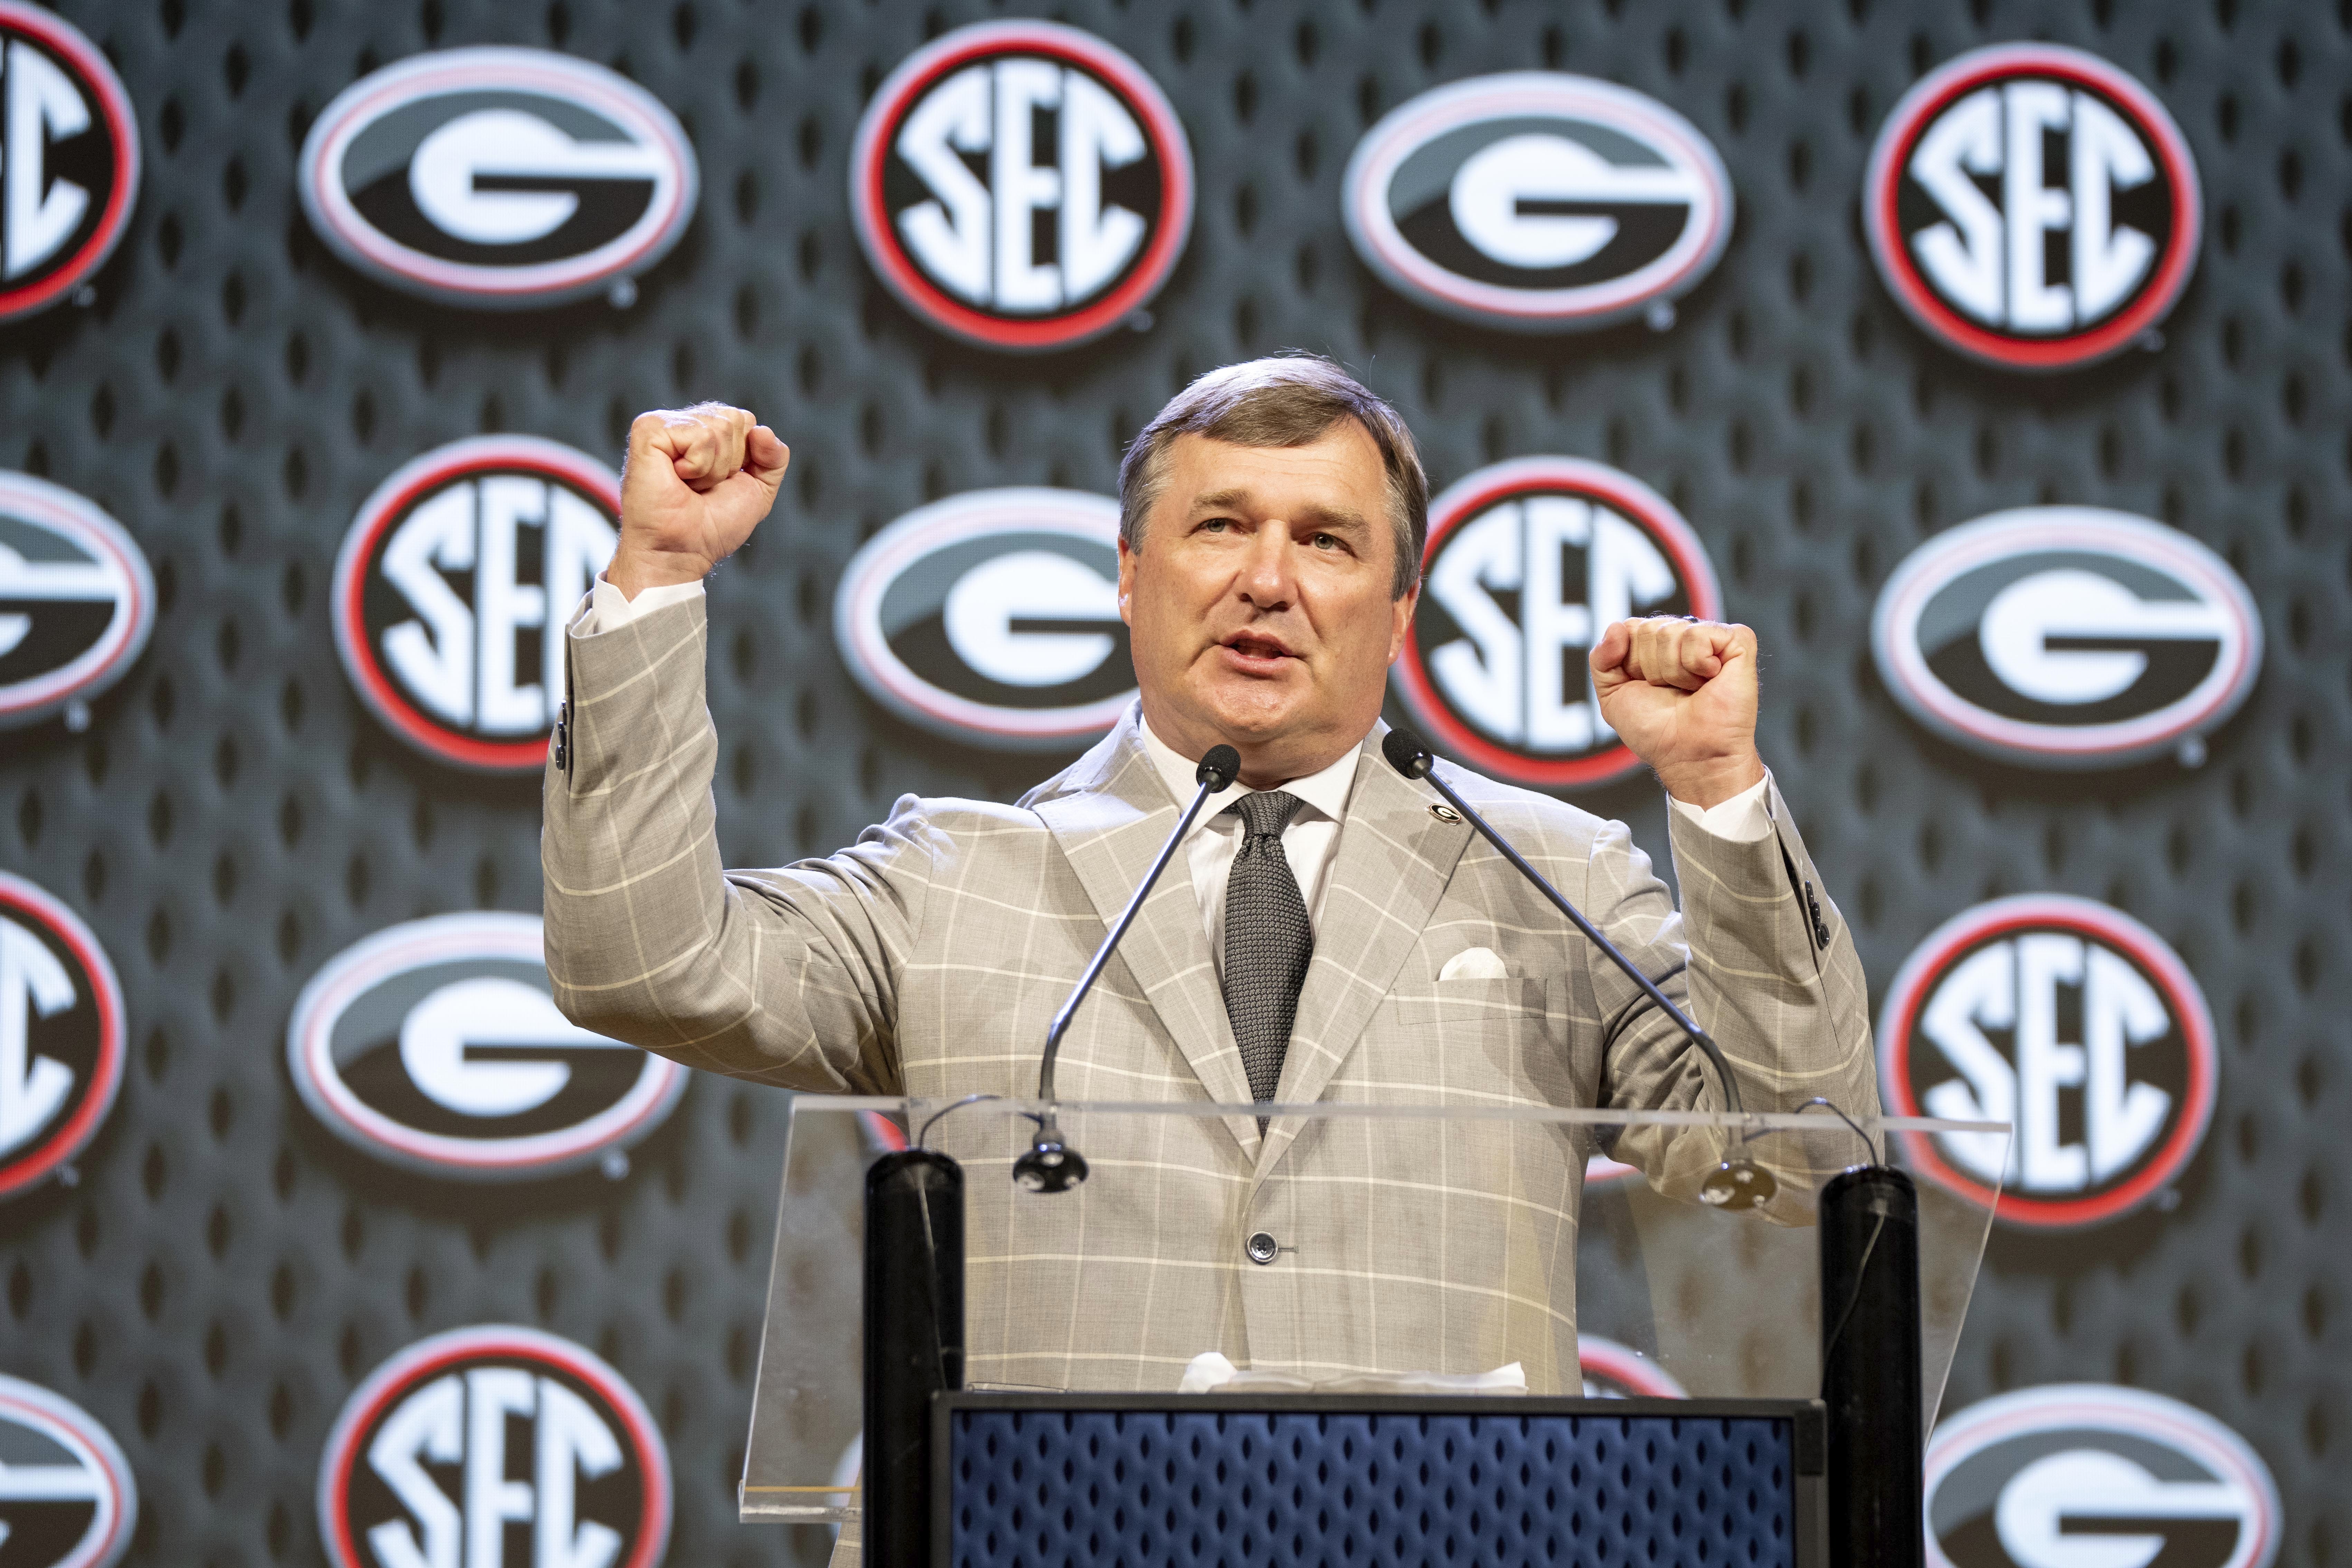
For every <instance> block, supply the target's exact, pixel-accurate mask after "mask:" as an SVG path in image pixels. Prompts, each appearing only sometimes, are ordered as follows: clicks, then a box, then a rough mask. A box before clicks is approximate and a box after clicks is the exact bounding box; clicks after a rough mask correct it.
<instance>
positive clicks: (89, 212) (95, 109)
mask: <svg viewBox="0 0 2352 1568" xmlns="http://www.w3.org/2000/svg"><path fill="white" fill-rule="evenodd" d="M0 43H5V45H6V46H7V70H6V82H7V106H8V112H7V114H6V115H5V132H0V178H5V184H6V193H5V195H6V199H5V202H0V253H5V263H6V265H5V272H6V281H5V284H0V321H6V320H8V319H9V318H11V317H16V316H24V315H29V314H31V313H32V312H33V311H35V310H40V309H42V308H43V307H45V306H48V305H53V304H55V303H57V302H58V300H60V299H63V298H65V297H66V296H67V295H68V294H69V293H71V292H72V290H73V289H75V288H76V287H77V286H79V284H80V283H81V282H82V280H83V279H87V278H88V277H89V275H90V274H91V273H93V272H95V271H97V270H98V269H99V268H100V267H102V266H104V265H105V263H106V258H108V257H109V256H111V255H112V254H113V253H114V247H115V245H116V244H117V243H118V242H119V241H120V240H121V238H122V231H123V229H124V228H125V227H126V226H128V225H129V224H130V222H131V207H132V205H134V204H135V203H136V202H137V201H138V199H139V125H138V121H135V120H134V119H133V118H132V117H131V95H130V94H129V93H128V92H126V91H124V90H123V87H122V79H121V77H119V76H116V75H115V74H114V68H113V67H112V66H110V65H109V64H108V63H107V59H106V57H105V56H104V55H102V54H100V52H99V50H98V47H97V46H96V45H95V44H92V43H91V42H90V41H89V39H88V38H87V37H83V36H82V34H81V31H80V30H79V28H77V27H75V26H72V25H71V24H70V23H68V22H65V21H62V20H60V19H59V18H58V16H55V15H54V14H52V13H50V12H48V11H46V10H43V9H42V8H40V7H39V6H36V5H17V4H15V3H13V0H0Z"/></svg>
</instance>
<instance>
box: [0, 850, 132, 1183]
mask: <svg viewBox="0 0 2352 1568" xmlns="http://www.w3.org/2000/svg"><path fill="white" fill-rule="evenodd" d="M127 1034H128V1031H127V1029H126V1028H125V1026H124V1023H123V1014H122V986H121V983H120V982H119V981H117V980H116V979H115V977H114V965H113V964H111V963H108V962H107V957H106V950H105V949H103V948H101V947H100V946H99V945H98V938H97V937H96V936H95V935H93V934H91V931H90V929H89V927H88V926H86V925H84V924H83V923H82V922H81V918H80V917H79V915H76V914H75V913H74V912H73V911H72V910H69V909H68V908H66V906H65V905H63V904H61V903H59V902H58V900H56V899H55V898H53V897H51V896H50V895H49V894H48V893H47V891H46V890H44V889H40V888H38V887H36V886H34V885H33V884H32V883H30V882H27V881H26V880H25V879H23V878H22V877H12V876H10V875H9V874H8V873H6V872H5V871H0V1042H5V1045H0V1197H6V1196H8V1195H10V1194H15V1193H20V1192H23V1191H25V1190H26V1189H27V1188H29V1187H32V1186H34V1185H36V1184H38V1183H39V1182H41V1181H43V1180H44V1179H46V1178H47V1176H48V1175H49V1174H50V1173H53V1172H55V1171H56V1170H57V1168H58V1166H60V1165H62V1164H64V1163H66V1162H67V1161H68V1160H70V1159H72V1158H73V1157H74V1155H75V1154H77V1153H79V1152H80V1151H81V1148H82V1146H83V1145H84V1144H86V1143H88V1142H89V1141H90V1139H91V1138H92V1137H93V1136H94V1135H95V1134H96V1133H97V1131H98V1127H99V1123H100V1122H101V1121H105V1120H106V1113H107V1112H108V1111H109V1110H112V1109H113V1108H114V1097H115V1094H116V1091H118V1090H119V1089H121V1087H122V1058H123V1046H124V1041H125V1039H126V1037H127ZM8 1047H14V1048H8Z"/></svg>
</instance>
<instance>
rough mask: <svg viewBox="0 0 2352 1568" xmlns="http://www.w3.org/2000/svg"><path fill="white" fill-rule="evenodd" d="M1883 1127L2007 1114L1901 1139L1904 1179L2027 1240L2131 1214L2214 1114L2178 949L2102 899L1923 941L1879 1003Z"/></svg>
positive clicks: (2205, 1034)
mask: <svg viewBox="0 0 2352 1568" xmlns="http://www.w3.org/2000/svg"><path fill="white" fill-rule="evenodd" d="M1878 1053H1879V1064H1878V1066H1879V1079H1880V1082H1881V1083H1882V1084H1883V1085H1884V1086H1885V1094H1886V1108H1887V1110H1888V1112H1889V1113H1890V1114H1893V1115H1896V1116H1936V1117H1943V1118H1947V1119H1948V1120H1951V1121H2006V1122H2009V1123H2010V1124H2011V1127H2012V1128H2013V1129H2014V1131H2013V1133H2012V1135H2011V1138H2010V1139H2009V1140H2008V1146H2007V1158H2006V1159H2005V1160H2004V1159H2003V1156H2002V1142H2003V1141H2002V1140H2001V1139H2000V1136H1999V1135H1998V1134H1986V1133H1975V1132H1961V1133H1952V1134H1948V1135H1946V1134H1926V1133H1916V1132H1906V1133H1903V1134H1901V1135H1900V1136H1901V1137H1902V1140H1903V1143H1904V1147H1905V1150H1906V1153H1907V1155H1908V1157H1909V1158H1908V1163H1909V1164H1910V1165H1911V1167H1912V1169H1914V1170H1916V1171H1917V1172H1918V1173H1920V1174H1922V1175H1924V1176H1925V1177H1927V1179H1928V1180H1929V1181H1932V1182H1934V1183H1936V1184H1937V1185H1938V1186H1941V1187H1944V1188H1945V1189H1947V1190H1948V1191H1950V1192H1954V1193H1958V1194H1959V1195H1961V1196H1962V1197H1965V1198H1968V1199H1969V1200H1971V1201H1973V1202H1976V1203H1980V1204H1987V1205H1990V1204H1992V1203H1993V1201H1994V1194H1995V1193H1996V1191H1997V1192H1998V1193H1999V1197H2000V1203H1999V1206H1998V1208H1997V1210H1996V1217H1998V1218H2000V1219H2001V1220H2003V1221H2005V1222H2007V1223H2008V1224H2011V1225H2016V1226H2031V1227H2034V1228H2039V1229H2053V1228H2064V1227H2068V1226H2084V1225H2094V1224H2096V1223H2098V1222H2099V1221H2102V1220H2106V1219H2112V1218H2114V1217H2116V1215H2122V1214H2126V1213H2128V1212H2129V1211H2130V1210H2132V1209H2133V1208H2136V1207H2137V1206H2138V1205H2140V1204H2143V1203H2145V1202H2147V1200H2148V1199H2149V1198H2151V1197H2153V1196H2155V1195H2156V1194H2157V1193H2158V1192H2159V1191H2161V1190H2162V1189H2163V1188H2164V1187H2165V1186H2166V1185H2167V1184H2169V1183H2170V1182H2172V1181H2173V1180H2174V1179H2175V1178H2176V1177H2178V1176H2179V1173H2180V1172H2181V1170H2182V1169H2183V1167H2185V1166H2186V1165H2187V1164H2188V1163H2189V1159H2190V1157H2191V1156H2193V1155H2194V1154H2195V1153H2196V1152H2197V1147H2198V1145H2199V1143H2200V1142H2203V1140H2204V1136H2205V1127H2206V1124H2207V1122H2209V1121H2210V1120H2211V1119H2212V1115H2213V1100H2214V1083H2215V1079H2216V1077H2217V1075H2218V1073H2219V1068H2220V1058H2219V1055H2218V1053H2217V1052H2216V1051H2215V1050H2214V1047H2213V1017H2212V1014H2211V1013H2210V1011H2209V1010H2208V1009H2207V1007H2206V1005H2205V996H2204V993H2203V992H2201V991H2200V990H2199V989H2198V986H2197V982H2196V981H2195V980H2194V979H2192V978H2191V977H2190V975H2189V970H2188V968H2187V966H2186V965H2184V964H2183V963H2181V962H2180V958H2179V954H2177V953H2175V952H2173V951H2172V949H2171V948H2170V947H2168V946H2167V945H2166V944H2165V942H2164V940H2163V939H2162V938H2161V937H2159V936H2158V935H2157V934H2156V933H2155V932H2154V931H2150V930H2148V929H2147V927H2146V926H2144V925H2142V924H2140V923H2139V921H2136V920H2133V919H2132V918H2131V917H2130V916H2128V915H2126V914H2124V913H2123V912H2121V911H2120V910H2112V909H2109V908H2108V907H2107V906H2106V905H2105V904H2098V903H2093V902H2092V901H2091V900H2088V899H2076V898H2069V897H2066V896H2064V895H2063V894H2058V893H2032V894H2025V895H2022V896H2020V897H2017V898H2009V899H1996V900H1993V901H1992V902H1990V903H1986V904H1979V905H1978V906H1977V907H1976V908H1975V909H1972V910H1969V911H1967V912H1966V913H1965V914H1962V915H1959V916H1958V917H1957V918H1955V919H1953V920H1951V921H1947V922H1946V923H1945V924H1944V925H1942V926H1941V927H1939V928H1937V930H1936V931H1933V932H1931V933H1930V934H1929V935H1928V937H1927V941H1925V942H1921V943H1920V944H1919V946H1918V948H1917V949H1916V951H1915V952H1913V953H1912V954H1911V956H1910V957H1909V958H1907V959H1906V960H1905V961H1904V963H1903V967H1902V969H1901V970H1900V971H1899V972H1898V973H1896V974H1895V984H1894V986H1893V987H1892V988H1891V989H1890V990H1889V991H1888V992H1887V994H1886V1001H1885V1006H1884V1007H1883V1008H1882V1009H1881V1012H1880V1016H1879V1028H1878Z"/></svg>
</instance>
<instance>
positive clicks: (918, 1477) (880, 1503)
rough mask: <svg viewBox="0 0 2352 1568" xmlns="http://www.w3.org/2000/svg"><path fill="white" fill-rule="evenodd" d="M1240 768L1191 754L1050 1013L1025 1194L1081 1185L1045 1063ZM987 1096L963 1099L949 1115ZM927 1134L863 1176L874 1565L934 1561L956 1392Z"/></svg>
mask: <svg viewBox="0 0 2352 1568" xmlns="http://www.w3.org/2000/svg"><path fill="white" fill-rule="evenodd" d="M1241 771H1242V759H1241V753H1240V752H1236V751H1234V748H1233V747H1231V746H1214V747H1212V748H1211V749H1210V751H1209V754H1208V755H1207V756H1205V757H1203V758H1202V759H1201V765H1200V768H1199V770H1198V772H1196V773H1194V775H1193V776H1194V778H1195V779H1196V780H1198V782H1199V784H1200V788H1199V790H1198V791H1197V792H1196V793H1195V794H1194V795H1193V796H1192V804H1191V805H1188V806H1186V807H1185V808H1184V815H1183V817H1182V819H1181V820H1180V821H1179V822H1178V823H1177V825H1176V831H1175V832H1174V833H1172V834H1171V835H1169V837H1168V842H1167V843H1166V844H1164V845H1162V846H1161V847H1160V857H1159V858H1158V859H1156V860H1154V861H1152V863H1151V869H1150V872H1149V873H1148V874H1146V875H1145V877H1144V879H1143V884H1142V886H1140V887H1139V888H1137V889H1135V894H1134V896H1133V897H1132V898H1130V899H1129V900H1128V901H1127V908H1126V909H1125V910H1121V911H1120V913H1119V917H1118V921H1117V923H1115V924H1114V925H1112V927H1111V928H1110V933H1109V934H1108V936H1106V937H1105V938H1104V939H1103V942H1102V945H1101V946H1100V947H1098V948H1097V949H1096V950H1095V955H1094V959H1093V961H1092V962H1091V963H1088V964H1087V969H1086V973H1084V974H1082V975H1080V976H1079V977H1078V983H1077V984H1076V987H1074V988H1073V989H1072V990H1071V992H1070V995H1069V999H1068V1000H1067V1001H1066V1002H1064V1003H1063V1004H1062V1007H1061V1011H1059V1012H1058V1013H1056V1014H1055V1015H1054V1022H1053V1025H1052V1026H1051V1027H1049V1028H1048V1029H1047V1030H1046V1031H1045V1057H1044V1058H1043V1059H1042V1060H1041V1061H1040V1062H1039V1063H1038V1066H1037V1098H1038V1099H1039V1100H1042V1101H1044V1102H1045V1103H1044V1105H1043V1107H1042V1108H1041V1110H1040V1114H1039V1115H1038V1117H1037V1119H1036V1120H1037V1134H1036V1138H1035V1140H1034V1142H1032V1143H1031V1145H1030V1148H1029V1151H1028V1152H1026V1153H1024V1154H1023V1155H1022V1156H1021V1157H1020V1158H1019V1159H1018V1160H1016V1161H1014V1162H1013V1180H1014V1181H1016V1182H1018V1183H1020V1184H1021V1185H1023V1186H1024V1187H1025V1188H1028V1189H1029V1190H1031V1191H1033V1192H1043V1193H1058V1192H1065V1191H1067V1190H1068V1189H1069V1188H1071V1187H1073V1186H1076V1184H1078V1183H1080V1182H1083V1181H1085V1180H1086V1179H1087V1163H1086V1161H1085V1160H1084V1159H1083V1158H1082V1157H1081V1156H1080V1155H1079V1153H1078V1152H1077V1151H1076V1150H1075V1149H1073V1148H1071V1147H1070V1146H1069V1144H1068V1142H1066V1140H1065V1139H1064V1138H1063V1136H1062V1130H1061V1128H1060V1127H1059V1126H1058V1125H1057V1124H1056V1122H1055V1117H1054V1061H1055V1058H1056V1057H1058V1056H1059V1055H1060V1054H1061V1049H1062V1037H1063V1036H1064V1035H1065V1034H1066V1033H1068V1032H1069V1027H1070V1020H1071V1019H1072V1018H1073V1017H1075V1016H1076V1015H1077V1011H1078V1004H1079V1003H1081V1002H1083V1001H1085V1000H1086V997H1087V992H1088V991H1090V990H1092V989H1093V988H1094V984H1095V981H1096V980H1097V978H1098V977H1099V976H1100V975H1101V973H1102V972H1103V966H1104V965H1105V964H1107V963H1109V962H1110V955H1111V954H1112V952H1115V951H1117V949H1118V942H1119V938H1121V937H1123V936H1125V935H1126V934H1127V928H1128V927H1129V926H1130V925H1132V924H1134V923H1135V917H1136V914H1137V912H1138V911H1139V910H1141V909H1142V908H1143V900H1145V899H1147V898H1149V897H1150V894H1151V889H1152V887H1153V885H1154V884H1155V883H1157V882H1158V881H1159V880H1160V873H1161V872H1162V871H1164V870H1166V869H1167V868H1168V862H1169V861H1170V860H1171V858H1174V856H1175V853H1176V847H1177V846H1178V845H1179V844H1181V843H1182V842H1183V840H1184V835H1185V834H1186V833H1188V832H1190V831H1191V830H1192V823H1193V820H1194V819H1195V818H1197V817H1198V816H1200V815H1201V808H1202V806H1203V805H1206V804H1208V799H1209V797H1210V796H1211V795H1215V794H1217V793H1218V792H1219V791H1221V790H1223V789H1225V788H1226V787H1227V786H1228V785H1230V784H1232V783H1233V782H1234V778H1235V777H1236V776H1237V775H1238V774H1239V773H1241ZM992 1098H993V1097H992V1096H989V1095H971V1096H968V1097H966V1099H964V1100H958V1101H956V1102H955V1105H950V1106H949V1107H948V1108H947V1110H954V1109H955V1106H956V1105H962V1104H968V1103H970V1102H971V1100H987V1099H992ZM944 1114H946V1111H945V1110H942V1111H940V1113H938V1114H937V1115H934V1116H933V1117H932V1119H931V1121H938V1120H939V1116H940V1115H944ZM929 1128H930V1123H929V1122H926V1123H925V1124H924V1126H923V1128H922V1130H921V1131H919V1132H918V1133H917V1135H916V1137H915V1140H914V1143H913V1146H912V1147H910V1148H907V1149H901V1150H898V1151H897V1152H893V1153H888V1154H885V1155H883V1156H882V1157H881V1158H880V1159H878V1160H877V1161H875V1162H874V1163H873V1164H872V1165H871V1166H869V1167H868V1168H867V1170H866V1313H865V1317H866V1390H865V1393H866V1400H865V1405H866V1451H865V1465H864V1468H863V1471H862V1473H861V1477H860V1480H859V1486H860V1488H861V1489H862V1491H863V1493H864V1500H863V1507H862V1508H861V1509H860V1510H859V1525H860V1528H861V1530H862V1531H863V1535H862V1538H861V1549H862V1551H863V1552H864V1553H865V1561H866V1562H867V1563H873V1564H876V1565H877V1568H901V1565H906V1568H914V1565H918V1564H928V1563H930V1562H931V1561H932V1541H931V1507H930V1486H931V1426H930V1417H931V1402H932V1398H933V1396H934V1395H936V1394H940V1393H942V1392H944V1391H946V1390H949V1389H955V1388H961V1387H962V1386H963V1352H964V1347H963V1326H964V1325H963V1168H962V1167H961V1165H959V1164H957V1163H956V1162H955V1161H953V1160H951V1159H950V1158H949V1157H948V1156H947V1155H945V1154H943V1153H941V1152H939V1151H938V1150H936V1149H931V1148H927V1147H925V1146H924V1145H925V1142H926V1139H927V1136H928V1134H929Z"/></svg>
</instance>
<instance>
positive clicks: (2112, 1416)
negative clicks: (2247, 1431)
mask: <svg viewBox="0 0 2352 1568" xmlns="http://www.w3.org/2000/svg"><path fill="white" fill-rule="evenodd" d="M2283 1525H2284V1518H2283V1516H2282V1514H2281V1512H2280V1510H2279V1496H2278V1487H2277V1484H2276V1483H2275V1482H2274V1481H2273V1480H2272V1479H2271V1473H2270V1470H2269V1469H2268V1468H2266V1467H2265V1466H2264V1465H2263V1461H2262V1458H2261V1457H2260V1456H2259V1455H2257V1454H2256V1453H2255V1452H2254V1451H2253V1449H2252V1447H2249V1446H2248V1445H2247V1443H2246V1440H2245V1439H2244V1438H2242V1437H2241V1436H2238V1435H2237V1434H2236V1433H2235V1432H2232V1431H2231V1430H2230V1428H2228V1427H2227V1426H2222V1425H2221V1423H2220V1422H2219V1421H2216V1420H2214V1419H2213V1418H2212V1417H2211V1416H2210V1415H2206V1414H2205V1413H2204V1412H2203V1411H2201V1410H2199V1409H2196V1408H2194V1407H2193V1406H2190V1405H2183V1404H2181V1403H2180V1402H2179V1400H2177V1399H2167V1398H2166V1397H2164V1396H2163V1395H2162V1394H2147V1393H2143V1392H2141V1391H2140V1390H2138V1389H2135V1388H2115V1387H2110V1386H2107V1385H2105V1384H2050V1385H2047V1386H2044V1387H2041V1388H2027V1389H2021V1390H2019V1391H2018V1392H2017V1393H2014V1394H2001V1395H2000V1396H1999V1397H1997V1398H1993V1399H1987V1400H1984V1401H1982V1402H1981V1403H1979V1404H1976V1405H1969V1407H1968V1408H1967V1409H1966V1410H1963V1411H1961V1412H1960V1413H1959V1414H1958V1415H1954V1416H1952V1417H1951V1418H1950V1419H1949V1420H1948V1421H1945V1422H1943V1423H1942V1424H1941V1425H1939V1426H1937V1428H1936V1433H1935V1436H1934V1437H1933V1438H1932V1439H1930V1440H1929V1442H1928V1444H1927V1561H1928V1562H1929V1563H1931V1564H1933V1568H2127V1565H2129V1564H2135V1563H2147V1564H2156V1563H2162V1564H2163V1565H2164V1568H2269V1564H2270V1563H2271V1561H2272V1560H2273V1558H2275V1557H2276V1556H2277V1555H2278V1549H2279V1535H2280V1532H2281V1530H2282V1527H2283Z"/></svg>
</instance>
